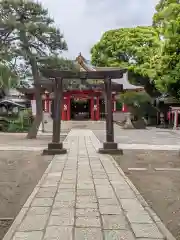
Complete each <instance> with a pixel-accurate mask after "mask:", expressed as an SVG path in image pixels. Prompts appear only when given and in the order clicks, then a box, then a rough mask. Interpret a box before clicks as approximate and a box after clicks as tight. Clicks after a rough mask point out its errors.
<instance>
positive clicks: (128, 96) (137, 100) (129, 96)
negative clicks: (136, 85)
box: [119, 91, 151, 107]
mask: <svg viewBox="0 0 180 240" xmlns="http://www.w3.org/2000/svg"><path fill="white" fill-rule="evenodd" d="M119 100H120V101H121V102H122V103H124V104H126V105H128V106H137V107H139V106H140V105H141V104H143V103H145V102H150V101H151V98H150V96H149V95H148V94H147V93H146V92H131V91H129V92H125V93H121V94H120V95H119Z"/></svg>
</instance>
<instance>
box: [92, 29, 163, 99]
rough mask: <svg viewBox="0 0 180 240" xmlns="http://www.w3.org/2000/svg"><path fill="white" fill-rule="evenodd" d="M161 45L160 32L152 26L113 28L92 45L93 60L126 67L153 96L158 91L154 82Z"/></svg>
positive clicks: (133, 78) (132, 77)
mask: <svg viewBox="0 0 180 240" xmlns="http://www.w3.org/2000/svg"><path fill="white" fill-rule="evenodd" d="M159 46H160V41H159V35H158V33H157V31H156V30H155V29H154V28H153V27H136V28H121V29H117V30H111V31H108V32H106V33H104V35H103V36H102V38H101V40H100V41H99V42H98V43H97V44H96V45H95V46H94V47H93V48H92V50H91V54H92V63H93V64H94V65H96V66H107V67H108V66H116V67H117V66H118V67H121V68H127V69H128V70H129V73H130V78H131V80H132V81H133V83H134V84H141V85H143V86H144V87H145V89H146V90H147V92H149V93H150V94H151V95H153V96H154V95H157V94H159V93H158V92H157V91H156V89H155V88H154V84H153V82H152V81H151V79H153V77H154V76H155V70H154V64H155V63H156V59H157V58H158V50H159ZM149 90H150V91H149Z"/></svg>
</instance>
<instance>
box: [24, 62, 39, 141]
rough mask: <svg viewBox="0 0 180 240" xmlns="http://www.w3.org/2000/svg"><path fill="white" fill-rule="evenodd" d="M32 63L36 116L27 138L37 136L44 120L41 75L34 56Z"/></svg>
mask: <svg viewBox="0 0 180 240" xmlns="http://www.w3.org/2000/svg"><path fill="white" fill-rule="evenodd" d="M30 64H31V68H32V74H33V78H34V84H35V100H36V116H35V119H34V121H33V124H32V126H31V128H30V130H29V132H28V134H27V138H28V139H33V138H36V137H37V133H38V129H39V126H40V124H41V122H42V115H43V106H42V97H41V86H40V85H38V82H39V80H40V76H39V71H38V67H37V63H36V60H35V59H34V58H31V59H30Z"/></svg>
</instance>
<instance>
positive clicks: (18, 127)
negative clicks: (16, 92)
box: [8, 109, 33, 132]
mask: <svg viewBox="0 0 180 240" xmlns="http://www.w3.org/2000/svg"><path fill="white" fill-rule="evenodd" d="M32 121H33V117H32V112H31V110H29V109H24V110H22V111H20V113H19V116H18V119H16V120H12V121H10V124H9V126H8V132H27V131H28V130H29V128H30V126H31V124H32Z"/></svg>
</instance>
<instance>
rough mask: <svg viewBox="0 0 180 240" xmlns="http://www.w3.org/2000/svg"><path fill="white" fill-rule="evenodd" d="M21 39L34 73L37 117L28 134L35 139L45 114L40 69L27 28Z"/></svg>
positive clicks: (28, 136) (22, 31)
mask: <svg viewBox="0 0 180 240" xmlns="http://www.w3.org/2000/svg"><path fill="white" fill-rule="evenodd" d="M22 22H23V20H22ZM24 29H25V26H24ZM20 40H21V42H22V43H23V48H24V50H25V51H26V55H27V58H28V60H29V64H30V65H31V70H32V75H33V79H34V84H35V100H36V117H35V119H34V122H33V124H32V126H31V128H30V130H29V132H28V134H27V138H28V139H33V138H36V136H37V133H38V129H39V126H40V124H41V122H42V114H43V108H42V97H41V86H40V85H38V82H39V80H40V75H39V69H38V66H37V61H36V58H35V56H34V55H33V53H32V52H31V50H30V48H29V42H28V38H27V36H26V32H25V30H21V31H20Z"/></svg>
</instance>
